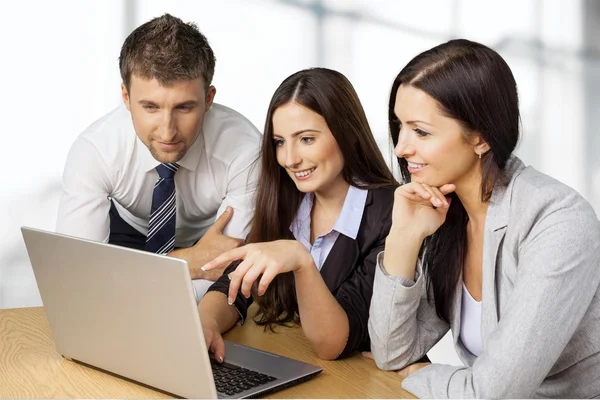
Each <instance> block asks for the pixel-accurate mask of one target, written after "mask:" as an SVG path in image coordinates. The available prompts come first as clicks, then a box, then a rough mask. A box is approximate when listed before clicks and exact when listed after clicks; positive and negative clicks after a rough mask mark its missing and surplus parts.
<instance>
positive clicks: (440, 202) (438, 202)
mask: <svg viewBox="0 0 600 400" xmlns="http://www.w3.org/2000/svg"><path fill="white" fill-rule="evenodd" d="M433 201H435V202H436V203H437V204H443V203H442V201H441V200H440V199H438V198H437V197H436V198H435V199H434V200H433Z"/></svg>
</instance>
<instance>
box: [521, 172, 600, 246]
mask: <svg viewBox="0 0 600 400" xmlns="http://www.w3.org/2000/svg"><path fill="white" fill-rule="evenodd" d="M512 185H513V188H512V191H511V199H510V218H509V230H511V227H512V228H513V229H512V230H516V231H517V232H516V233H518V235H519V238H518V240H519V242H520V243H525V242H532V241H534V240H536V239H537V238H538V237H539V238H541V237H544V238H552V240H554V241H556V243H555V245H557V246H569V247H572V246H576V247H577V248H582V249H583V248H586V247H588V246H591V247H592V248H593V247H596V246H597V245H598V243H600V221H599V220H598V217H597V215H596V213H595V211H594V209H593V208H592V206H591V205H590V203H589V202H588V201H587V200H585V199H584V198H583V196H581V195H580V194H579V193H578V192H577V191H576V190H575V189H573V188H571V187H569V186H568V185H566V184H564V183H562V182H560V181H558V180H556V179H554V178H552V177H550V176H548V175H546V174H543V173H541V172H539V171H537V170H536V169H534V168H533V167H527V168H525V169H524V170H523V171H522V172H521V173H520V174H519V175H518V176H517V177H516V178H515V179H514V182H513V183H512Z"/></svg>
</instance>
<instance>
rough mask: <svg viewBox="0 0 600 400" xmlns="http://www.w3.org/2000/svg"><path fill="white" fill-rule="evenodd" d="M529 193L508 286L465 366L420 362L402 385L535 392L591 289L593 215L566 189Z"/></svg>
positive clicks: (521, 394)
mask: <svg viewBox="0 0 600 400" xmlns="http://www.w3.org/2000/svg"><path fill="white" fill-rule="evenodd" d="M534 193H535V196H530V195H528V197H529V198H531V200H525V201H529V204H527V203H526V202H525V201H523V202H522V203H523V204H519V208H520V210H524V211H526V212H522V213H521V215H520V218H519V221H516V222H515V225H516V227H513V228H516V229H517V230H518V231H519V232H520V233H521V234H522V239H521V240H520V242H519V247H518V248H516V249H514V253H515V254H516V256H517V259H518V270H517V272H516V278H515V280H514V287H513V291H512V292H511V294H510V296H509V297H508V298H507V304H506V306H505V307H504V310H503V314H502V316H501V318H500V320H499V321H498V325H497V327H496V329H495V330H494V331H493V332H492V333H490V334H489V335H488V337H487V338H486V340H485V343H484V352H483V354H482V355H480V356H479V357H478V358H477V360H476V361H475V363H474V364H473V366H472V367H470V368H467V367H452V366H448V365H430V366H427V367H425V368H422V369H420V370H419V371H417V372H416V373H414V374H412V375H410V376H409V377H408V378H406V379H405V380H404V381H403V383H402V387H403V388H404V389H406V390H408V391H410V392H411V393H413V394H414V395H416V396H418V397H420V398H472V397H476V398H531V397H534V396H535V395H536V391H537V389H538V388H539V387H540V385H541V383H542V382H543V381H544V380H545V379H546V377H547V376H548V374H549V372H550V370H551V368H552V367H553V365H555V363H556V362H557V360H558V359H559V357H560V356H561V354H562V353H563V351H564V349H565V347H566V346H567V343H568V342H569V341H570V340H571V338H572V337H573V334H574V332H575V330H576V329H577V328H578V327H579V326H580V323H581V321H582V319H583V317H584V315H585V314H586V312H587V311H588V309H589V306H590V304H591V302H592V300H593V298H594V296H597V293H598V287H599V285H600V269H599V266H600V222H599V221H598V219H597V217H596V215H595V213H594V211H593V209H592V208H591V206H590V205H589V204H588V203H587V202H586V201H585V200H583V199H582V198H581V197H580V196H579V195H577V194H576V193H575V192H574V191H573V190H570V189H569V190H560V188H559V187H556V186H549V187H546V188H543V189H538V190H537V192H534ZM523 221H525V222H523ZM510 228H511V227H510V225H509V227H508V229H510Z"/></svg>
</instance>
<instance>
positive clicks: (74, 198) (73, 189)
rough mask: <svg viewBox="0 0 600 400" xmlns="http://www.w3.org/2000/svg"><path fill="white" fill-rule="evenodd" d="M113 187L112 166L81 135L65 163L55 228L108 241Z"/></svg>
mask: <svg viewBox="0 0 600 400" xmlns="http://www.w3.org/2000/svg"><path fill="white" fill-rule="evenodd" d="M111 191H112V184H111V181H110V175H109V170H108V167H107V166H106V164H105V163H104V160H103V159H102V157H101V155H100V153H99V152H98V150H97V149H96V148H95V147H94V146H93V145H92V144H91V143H90V142H88V141H87V140H85V139H82V138H78V139H77V140H76V141H75V142H74V143H73V145H72V146H71V149H70V151H69V154H68V156H67V161H66V163H65V169H64V172H63V180H62V194H61V198H60V202H59V205H58V217H57V220H56V232H58V233H62V234H66V235H71V236H77V237H81V238H84V239H89V240H95V241H100V242H108V237H109V234H110V218H109V215H108V213H109V210H110V200H109V199H108V197H109V195H110V193H111Z"/></svg>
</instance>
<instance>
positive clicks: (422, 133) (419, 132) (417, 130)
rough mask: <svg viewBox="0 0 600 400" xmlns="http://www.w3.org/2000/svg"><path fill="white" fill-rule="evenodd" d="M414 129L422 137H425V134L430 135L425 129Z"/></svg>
mask: <svg viewBox="0 0 600 400" xmlns="http://www.w3.org/2000/svg"><path fill="white" fill-rule="evenodd" d="M413 131H415V133H416V134H417V135H419V136H421V137H425V136H427V135H429V133H427V132H425V131H424V130H421V129H419V128H415V129H413Z"/></svg>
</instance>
